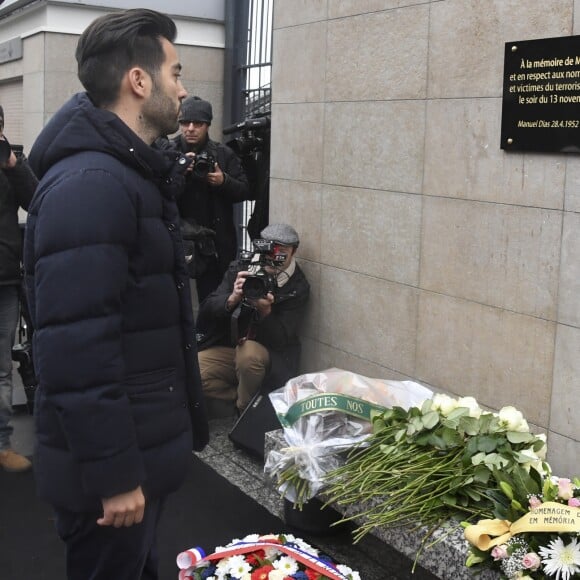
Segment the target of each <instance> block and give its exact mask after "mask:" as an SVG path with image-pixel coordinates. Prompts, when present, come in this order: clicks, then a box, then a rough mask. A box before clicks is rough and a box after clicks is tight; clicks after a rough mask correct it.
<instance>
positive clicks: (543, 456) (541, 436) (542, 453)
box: [536, 433, 548, 460]
mask: <svg viewBox="0 0 580 580" xmlns="http://www.w3.org/2000/svg"><path fill="white" fill-rule="evenodd" d="M536 439H541V440H542V441H543V442H544V445H543V447H540V449H539V451H536V455H537V456H538V457H539V458H540V459H543V460H545V459H546V453H547V452H548V445H547V444H546V441H547V440H548V438H547V437H546V434H545V433H539V434H538V435H536Z"/></svg>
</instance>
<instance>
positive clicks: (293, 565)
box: [272, 556, 298, 576]
mask: <svg viewBox="0 0 580 580" xmlns="http://www.w3.org/2000/svg"><path fill="white" fill-rule="evenodd" d="M272 566H274V568H276V570H282V571H283V572H285V574H286V576H292V574H295V573H296V572H298V564H297V562H296V560H294V558H291V557H290V556H280V557H279V558H278V559H277V560H276V561H274V562H272Z"/></svg>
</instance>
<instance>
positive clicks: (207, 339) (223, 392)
mask: <svg viewBox="0 0 580 580" xmlns="http://www.w3.org/2000/svg"><path fill="white" fill-rule="evenodd" d="M261 236H262V238H261V239H260V240H255V242H254V248H255V251H254V253H253V254H250V255H249V256H246V255H242V257H241V258H240V259H239V260H236V261H234V262H232V263H231V264H230V267H229V269H228V271H227V272H226V273H225V275H224V277H223V279H222V282H221V284H220V285H219V287H218V288H217V289H216V290H215V291H214V292H213V293H212V294H210V295H209V296H208V297H207V298H206V299H205V301H204V302H203V303H202V305H201V306H200V310H199V316H198V331H199V333H200V334H199V337H198V350H199V366H200V371H201V380H202V385H203V391H204V395H205V399H206V402H207V408H208V415H209V416H210V418H211V417H212V416H213V417H214V418H215V417H220V416H221V417H223V416H232V415H234V412H235V411H236V410H237V412H238V413H241V412H242V411H243V410H244V409H245V408H246V406H247V405H248V403H249V402H250V400H251V399H252V397H253V396H254V394H255V393H256V392H257V391H258V390H260V389H262V390H264V389H266V390H272V389H275V388H278V387H281V386H282V385H283V384H284V383H285V382H286V381H287V380H288V379H290V378H291V377H293V376H295V375H296V374H297V372H298V363H299V358H300V341H299V338H298V328H299V325H300V324H301V322H302V319H303V317H304V313H305V308H306V303H307V302H308V297H309V294H310V285H309V284H308V281H307V280H306V277H305V276H304V273H303V272H302V270H301V269H300V266H298V264H297V263H296V260H295V254H296V250H297V248H298V244H299V239H298V234H297V233H296V230H295V229H294V228H293V227H292V226H289V225H287V224H271V225H269V226H267V227H266V228H264V229H263V230H262V232H261Z"/></svg>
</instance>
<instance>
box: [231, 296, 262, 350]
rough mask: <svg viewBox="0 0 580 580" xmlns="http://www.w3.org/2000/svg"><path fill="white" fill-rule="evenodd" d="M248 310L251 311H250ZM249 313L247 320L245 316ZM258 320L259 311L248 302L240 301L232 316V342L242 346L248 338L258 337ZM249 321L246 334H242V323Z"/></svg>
mask: <svg viewBox="0 0 580 580" xmlns="http://www.w3.org/2000/svg"><path fill="white" fill-rule="evenodd" d="M248 310H250V311H251V312H249V313H248ZM246 313H247V316H246V318H247V321H246V320H244V316H241V315H242V314H245V315H246ZM257 320H258V311H257V310H256V309H255V308H254V307H253V306H250V305H249V304H247V303H244V302H242V303H240V304H239V305H238V306H237V307H236V309H235V310H234V311H233V312H232V316H231V318H230V336H231V342H232V345H234V346H241V345H242V344H244V342H246V340H254V339H255V338H256V324H255V323H256V322H257ZM245 322H247V328H246V332H245V334H244V335H242V336H240V330H241V328H240V327H241V325H243V324H244V323H245Z"/></svg>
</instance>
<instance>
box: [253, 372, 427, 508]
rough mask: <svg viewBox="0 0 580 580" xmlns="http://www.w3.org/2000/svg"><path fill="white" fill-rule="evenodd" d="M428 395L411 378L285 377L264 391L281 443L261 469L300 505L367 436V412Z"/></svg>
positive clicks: (347, 374) (331, 374)
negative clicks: (279, 429)
mask: <svg viewBox="0 0 580 580" xmlns="http://www.w3.org/2000/svg"><path fill="white" fill-rule="evenodd" d="M432 395H433V393H432V391H431V390H429V389H427V388H426V387H424V386H423V385H420V384H418V383H414V382H412V381H390V380H382V379H370V378H367V377H364V376H361V375H357V374H355V373H351V372H349V371H344V370H341V369H328V370H326V371H322V372H319V373H309V374H305V375H301V376H299V377H296V378H294V379H291V380H290V381H288V382H287V383H286V385H285V386H284V387H282V388H281V389H277V390H276V391H273V392H272V393H270V400H271V402H272V406H273V407H274V409H275V410H276V413H277V415H278V418H279V420H280V423H281V425H282V427H283V429H284V438H285V440H286V442H287V446H285V447H283V448H282V449H279V450H272V451H270V452H269V453H268V456H267V458H266V464H265V467H264V471H265V472H266V474H267V475H269V476H270V477H271V478H273V479H275V480H276V482H277V485H278V490H279V491H280V493H281V494H282V495H283V496H284V497H285V498H286V499H287V500H289V501H292V502H294V505H295V507H297V508H301V507H302V504H303V503H304V502H306V501H307V500H309V499H310V498H312V497H314V496H315V495H316V494H318V493H319V492H320V491H321V489H322V488H323V486H324V484H325V476H326V474H327V473H328V472H329V471H331V470H332V469H334V468H336V467H337V466H338V465H340V463H341V461H342V458H341V454H342V453H344V452H345V451H347V450H349V449H351V448H352V447H353V446H354V445H356V444H359V443H363V442H364V441H365V440H366V439H367V437H368V436H369V435H370V434H371V431H372V425H371V417H372V415H373V413H381V412H382V411H384V409H385V408H388V407H393V406H399V407H403V408H408V407H410V406H412V405H417V404H421V403H422V402H423V401H424V400H425V399H427V398H430V397H431V396H432Z"/></svg>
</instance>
